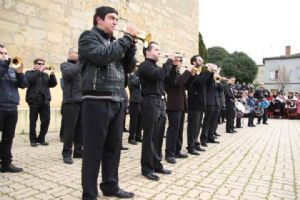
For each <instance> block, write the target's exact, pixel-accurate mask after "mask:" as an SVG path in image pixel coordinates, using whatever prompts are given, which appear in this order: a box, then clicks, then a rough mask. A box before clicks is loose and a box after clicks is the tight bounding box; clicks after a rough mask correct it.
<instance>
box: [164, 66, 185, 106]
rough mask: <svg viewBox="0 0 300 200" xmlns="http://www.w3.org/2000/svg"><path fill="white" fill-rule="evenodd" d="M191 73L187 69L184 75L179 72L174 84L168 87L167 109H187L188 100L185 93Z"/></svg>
mask: <svg viewBox="0 0 300 200" xmlns="http://www.w3.org/2000/svg"><path fill="white" fill-rule="evenodd" d="M190 76H191V73H190V72H189V71H188V70H186V71H185V72H184V73H183V74H182V75H181V74H179V73H177V76H176V79H175V83H174V85H170V86H167V87H166V92H167V110H173V111H184V110H187V100H186V94H185V84H186V82H187V80H188V79H189V78H190Z"/></svg>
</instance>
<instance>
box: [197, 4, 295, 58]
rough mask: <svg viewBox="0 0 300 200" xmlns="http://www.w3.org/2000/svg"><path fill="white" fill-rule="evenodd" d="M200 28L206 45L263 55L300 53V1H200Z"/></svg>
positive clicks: (207, 46)
mask: <svg viewBox="0 0 300 200" xmlns="http://www.w3.org/2000/svg"><path fill="white" fill-rule="evenodd" d="M199 9H200V10H199V31H200V33H201V34H202V37H203V40H204V43H205V45H206V48H209V47H213V46H221V47H223V48H225V49H226V50H227V51H228V52H229V53H233V52H234V51H242V52H244V53H246V54H247V55H248V56H250V57H251V58H252V59H253V60H254V61H255V62H256V64H262V62H263V58H266V57H276V56H281V55H284V54H285V46H288V45H289V46H291V53H292V54H295V53H300V0H199Z"/></svg>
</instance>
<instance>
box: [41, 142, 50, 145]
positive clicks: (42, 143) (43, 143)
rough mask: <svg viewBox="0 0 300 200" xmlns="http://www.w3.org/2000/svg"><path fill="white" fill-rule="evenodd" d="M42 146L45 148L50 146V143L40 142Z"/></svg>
mask: <svg viewBox="0 0 300 200" xmlns="http://www.w3.org/2000/svg"><path fill="white" fill-rule="evenodd" d="M39 144H40V145H43V146H48V145H49V142H39Z"/></svg>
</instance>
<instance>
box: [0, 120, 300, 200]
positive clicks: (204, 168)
mask: <svg viewBox="0 0 300 200" xmlns="http://www.w3.org/2000/svg"><path fill="white" fill-rule="evenodd" d="M184 128H185V129H184V134H186V124H185V127H184ZM299 130H300V123H299V120H298V121H297V120H275V119H270V120H269V125H268V126H257V127H255V128H248V127H245V128H243V129H239V130H238V133H236V134H232V135H231V134H225V133H224V131H225V125H224V124H222V125H220V126H219V127H218V132H219V133H221V135H222V136H221V137H219V138H218V140H219V141H220V144H217V145H216V144H209V146H208V147H207V148H206V152H203V153H202V152H201V155H200V156H191V155H189V157H188V158H187V159H177V163H176V164H175V165H170V164H168V163H166V162H165V161H164V160H163V162H162V163H163V165H164V167H165V168H167V169H171V170H172V174H171V175H159V176H160V181H150V180H148V179H146V178H144V177H143V176H142V175H141V172H140V155H141V145H140V144H139V145H135V146H133V145H128V144H127V139H128V138H127V137H128V136H127V135H126V134H125V135H124V138H123V143H124V144H126V146H128V147H129V148H130V149H129V150H128V151H122V154H121V162H120V168H119V179H120V187H121V188H122V189H125V190H127V191H132V192H135V197H134V199H138V200H143V199H145V200H146V199H153V200H156V199H158V200H159V199H162V200H165V199H172V200H173V199H184V200H191V199H197V200H198V199H205V200H207V199H216V200H223V199H225V200H228V199H241V200H243V199H249V200H255V199H272V200H273V199H300V196H299V194H300V132H299ZM184 138H186V135H184ZM47 140H48V141H49V142H50V145H49V146H47V147H42V146H38V147H37V148H32V147H30V146H29V143H28V135H25V136H24V135H19V134H17V135H16V137H15V139H14V146H13V156H14V158H13V160H14V164H15V165H16V166H20V167H22V168H23V169H24V172H23V173H19V174H9V173H0V199H1V200H6V199H7V200H10V199H22V200H24V199H28V200H29V199H32V200H35V199H43V200H44V199H45V200H46V199H55V200H56V199H66V200H69V199H70V200H77V199H78V200H79V199H81V196H82V189H81V162H82V160H81V159H74V164H73V165H66V164H64V163H63V162H62V157H61V150H62V143H60V142H59V139H58V133H49V134H48V135H47ZM164 146H165V143H164ZM185 147H186V141H185V140H184V144H183V151H185ZM163 152H164V149H163ZM100 180H101V173H100V174H99V178H98V181H100ZM99 193H100V196H99V198H98V199H116V198H104V197H103V196H102V193H101V191H100V190H99Z"/></svg>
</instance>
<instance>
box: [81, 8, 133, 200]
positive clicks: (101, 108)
mask: <svg viewBox="0 0 300 200" xmlns="http://www.w3.org/2000/svg"><path fill="white" fill-rule="evenodd" d="M93 24H94V27H93V28H92V29H91V30H88V31H84V32H83V33H82V34H81V35H80V38H79V62H80V68H81V89H82V95H83V105H82V121H83V148H84V151H83V160H82V189H83V194H82V199H83V200H90V199H97V196H98V191H97V178H98V173H99V169H100V163H101V164H102V165H101V170H102V183H101V184H100V189H101V190H102V192H103V195H104V196H115V197H119V198H132V197H133V196H134V193H131V192H126V191H124V190H122V189H120V187H119V178H118V168H119V163H120V153H121V146H122V135H123V128H124V127H123V120H124V104H123V95H122V90H124V85H125V73H130V72H132V71H133V69H134V67H135V58H134V56H135V53H136V46H135V42H134V39H133V37H134V36H135V35H136V34H137V30H136V29H135V28H133V27H127V28H126V30H125V32H126V33H125V34H124V36H123V37H121V38H119V39H115V38H114V37H113V33H114V30H115V28H116V26H117V24H118V11H117V10H116V9H114V8H112V7H107V6H101V7H98V8H96V11H95V14H94V19H93Z"/></svg>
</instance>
